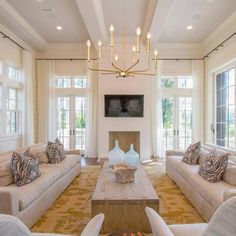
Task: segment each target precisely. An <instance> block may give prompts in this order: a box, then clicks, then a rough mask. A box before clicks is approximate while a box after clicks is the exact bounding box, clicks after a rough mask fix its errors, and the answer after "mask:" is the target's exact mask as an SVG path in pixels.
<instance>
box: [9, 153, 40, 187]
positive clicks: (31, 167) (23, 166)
mask: <svg viewBox="0 0 236 236" xmlns="http://www.w3.org/2000/svg"><path fill="white" fill-rule="evenodd" d="M11 168H12V173H13V176H14V181H15V183H16V185H17V186H22V185H25V184H28V183H30V182H32V181H33V180H34V179H36V178H38V177H39V176H40V175H41V173H40V170H39V160H38V159H36V158H34V156H33V154H32V153H30V151H29V150H28V149H27V150H26V151H25V152H24V153H17V152H13V154H12V159H11Z"/></svg>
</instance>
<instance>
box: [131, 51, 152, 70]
mask: <svg viewBox="0 0 236 236" xmlns="http://www.w3.org/2000/svg"><path fill="white" fill-rule="evenodd" d="M149 70H150V54H149V56H148V66H147V69H143V70H135V71H134V70H131V71H129V72H130V73H133V72H148V71H149Z"/></svg>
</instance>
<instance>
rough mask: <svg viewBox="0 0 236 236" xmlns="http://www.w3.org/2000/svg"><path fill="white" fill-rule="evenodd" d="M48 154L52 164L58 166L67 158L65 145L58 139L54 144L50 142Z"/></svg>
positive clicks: (47, 149)
mask: <svg viewBox="0 0 236 236" xmlns="http://www.w3.org/2000/svg"><path fill="white" fill-rule="evenodd" d="M46 152H47V154H48V159H49V162H50V163H51V164H57V163H59V162H61V161H62V160H63V159H64V158H65V150H64V145H63V144H62V143H61V142H60V140H59V139H58V138H57V139H56V140H55V141H54V142H53V143H52V142H50V141H49V142H48V145H47V148H46Z"/></svg>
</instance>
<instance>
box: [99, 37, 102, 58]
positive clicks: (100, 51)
mask: <svg viewBox="0 0 236 236" xmlns="http://www.w3.org/2000/svg"><path fill="white" fill-rule="evenodd" d="M101 46H102V42H101V41H100V40H99V41H98V58H99V59H101V58H102V48H101Z"/></svg>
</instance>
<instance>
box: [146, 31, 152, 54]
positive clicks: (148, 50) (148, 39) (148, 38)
mask: <svg viewBox="0 0 236 236" xmlns="http://www.w3.org/2000/svg"><path fill="white" fill-rule="evenodd" d="M150 38H151V35H150V33H149V32H148V34H147V53H150Z"/></svg>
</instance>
